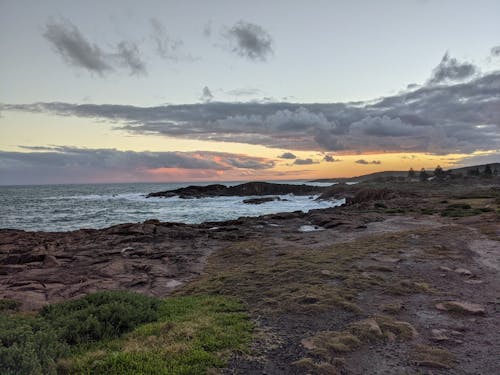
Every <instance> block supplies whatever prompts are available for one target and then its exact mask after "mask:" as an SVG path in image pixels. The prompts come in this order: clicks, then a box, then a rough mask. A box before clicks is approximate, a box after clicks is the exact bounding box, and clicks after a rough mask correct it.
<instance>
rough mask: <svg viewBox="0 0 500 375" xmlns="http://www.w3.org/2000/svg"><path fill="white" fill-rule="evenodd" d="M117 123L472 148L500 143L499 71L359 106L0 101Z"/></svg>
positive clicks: (214, 135)
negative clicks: (24, 102)
mask: <svg viewBox="0 0 500 375" xmlns="http://www.w3.org/2000/svg"><path fill="white" fill-rule="evenodd" d="M0 111H28V112H43V113H52V114H57V115H61V116H68V115H69V116H77V117H84V118H90V119H96V120H99V121H101V120H105V121H109V122H112V123H113V124H114V126H115V128H116V129H120V130H122V131H127V132H130V133H133V134H147V135H163V136H168V137H175V138H183V139H197V140H211V141H222V142H239V143H246V144H254V145H263V146H267V147H274V148H280V149H285V150H290V151H295V150H307V151H312V150H317V151H322V152H328V151H330V152H332V151H338V150H342V151H343V152H344V153H348V152H351V153H357V152H367V151H368V152H408V153H416V152H425V153H433V154H446V153H472V152H475V151H488V150H495V149H499V148H500V71H493V72H487V73H484V74H482V75H480V76H474V78H472V79H470V80H468V81H466V82H458V83H457V82H449V81H446V82H444V83H443V84H440V85H434V84H426V85H423V86H420V87H418V88H417V89H414V90H412V91H403V92H400V93H398V94H396V95H393V96H388V97H384V98H380V99H378V100H377V101H368V102H357V103H317V104H309V103H286V102H264V103H258V102H245V103H241V102H233V103H223V102H209V103H198V104H184V105H165V106H157V107H136V106H129V105H114V104H103V105H94V104H71V103H57V102H55V103H34V104H17V105H12V104H0Z"/></svg>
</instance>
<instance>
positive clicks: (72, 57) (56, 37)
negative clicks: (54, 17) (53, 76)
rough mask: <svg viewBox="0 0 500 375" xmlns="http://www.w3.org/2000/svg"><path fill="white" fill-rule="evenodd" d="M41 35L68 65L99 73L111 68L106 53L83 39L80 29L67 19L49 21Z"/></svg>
mask: <svg viewBox="0 0 500 375" xmlns="http://www.w3.org/2000/svg"><path fill="white" fill-rule="evenodd" d="M43 36H44V37H45V38H46V39H47V40H48V41H49V42H50V43H51V44H52V46H53V47H54V49H55V51H56V52H57V53H58V54H59V55H60V56H61V57H62V58H63V59H64V60H65V61H66V62H67V63H68V64H70V65H73V66H77V67H80V68H84V69H87V70H89V71H91V72H94V73H98V74H100V75H102V74H104V73H105V72H107V71H110V70H113V68H112V66H111V65H110V64H109V62H108V61H107V60H108V57H107V54H106V53H105V52H103V51H102V50H101V48H99V46H97V45H96V44H92V43H90V42H89V41H88V40H87V39H85V37H84V36H83V35H82V34H81V33H80V30H78V28H77V27H76V26H74V25H73V24H71V23H70V22H69V21H61V22H55V21H51V22H49V23H48V24H47V25H46V27H45V32H44V33H43Z"/></svg>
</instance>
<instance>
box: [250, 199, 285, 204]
mask: <svg viewBox="0 0 500 375" xmlns="http://www.w3.org/2000/svg"><path fill="white" fill-rule="evenodd" d="M287 200H288V199H281V198H280V197H265V198H250V199H245V200H243V203H245V204H262V203H267V202H273V201H287Z"/></svg>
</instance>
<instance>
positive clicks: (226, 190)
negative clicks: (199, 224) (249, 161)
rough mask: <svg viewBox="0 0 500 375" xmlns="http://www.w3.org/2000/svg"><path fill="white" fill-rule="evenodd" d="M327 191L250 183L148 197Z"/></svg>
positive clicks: (171, 191) (151, 194) (284, 193)
mask: <svg viewBox="0 0 500 375" xmlns="http://www.w3.org/2000/svg"><path fill="white" fill-rule="evenodd" d="M324 190H326V188H325V187H320V186H312V185H291V184H273V183H269V182H248V183H245V184H241V185H236V186H225V185H220V184H214V185H207V186H188V187H185V188H180V189H175V190H168V191H160V192H155V193H150V194H148V195H147V196H146V197H147V198H151V197H172V196H175V195H178V196H179V198H184V199H186V198H203V197H223V196H225V197H228V196H252V195H286V194H294V195H310V194H319V193H321V192H322V191H324Z"/></svg>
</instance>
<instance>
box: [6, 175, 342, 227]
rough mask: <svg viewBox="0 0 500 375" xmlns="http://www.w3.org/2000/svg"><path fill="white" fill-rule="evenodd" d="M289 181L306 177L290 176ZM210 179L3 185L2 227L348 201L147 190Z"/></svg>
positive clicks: (223, 216) (214, 216) (104, 223)
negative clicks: (186, 195) (159, 194)
mask: <svg viewBox="0 0 500 375" xmlns="http://www.w3.org/2000/svg"><path fill="white" fill-rule="evenodd" d="M281 183H285V182H283V181H282V182H281ZM286 183H303V182H298V181H287V182H286ZM208 184H209V183H172V184H165V183H163V184H149V183H130V184H86V185H40V186H0V228H15V229H23V230H30V231H70V230H76V229H80V228H105V227H109V226H111V225H115V224H121V223H134V222H142V221H144V220H148V219H158V220H160V221H169V222H181V223H201V222H206V221H223V220H230V219H237V218H238V217H241V216H259V215H264V214H270V213H277V212H291V211H297V210H301V211H304V212H307V211H309V210H311V209H318V208H327V207H334V206H338V205H340V204H342V203H343V201H316V200H314V198H316V196H295V195H291V194H290V195H281V196H280V197H281V198H282V199H283V200H281V201H272V202H266V203H263V204H259V205H252V204H244V203H243V200H244V199H248V198H252V197H210V198H198V199H181V198H179V197H171V198H146V195H147V194H149V193H151V192H156V191H164V190H172V189H177V188H179V187H184V186H188V185H208ZM222 184H224V185H236V184H238V183H234V182H233V183H224V182H223V183H222ZM311 185H318V184H311ZM323 185H325V184H323ZM326 185H331V184H326Z"/></svg>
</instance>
